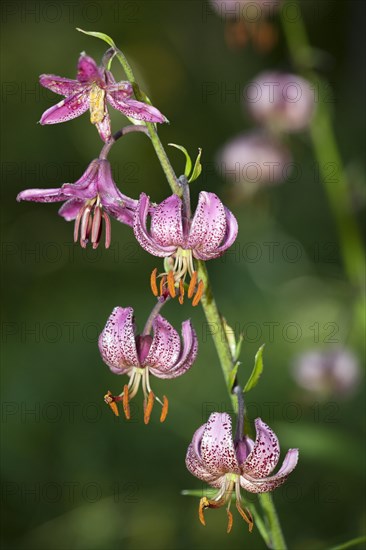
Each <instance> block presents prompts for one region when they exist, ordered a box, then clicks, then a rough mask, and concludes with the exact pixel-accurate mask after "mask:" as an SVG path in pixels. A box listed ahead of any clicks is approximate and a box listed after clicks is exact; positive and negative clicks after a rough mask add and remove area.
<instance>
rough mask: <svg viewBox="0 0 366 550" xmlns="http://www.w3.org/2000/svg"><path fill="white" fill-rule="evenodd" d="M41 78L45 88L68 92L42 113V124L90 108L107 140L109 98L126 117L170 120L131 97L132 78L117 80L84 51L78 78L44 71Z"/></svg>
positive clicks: (62, 92)
mask: <svg viewBox="0 0 366 550" xmlns="http://www.w3.org/2000/svg"><path fill="white" fill-rule="evenodd" d="M39 81H40V84H41V85H42V86H44V87H45V88H48V89H49V90H52V92H55V93H56V94H61V95H63V96H65V99H63V100H62V101H60V102H59V103H57V105H54V106H53V107H51V108H50V109H47V111H45V112H44V113H43V115H42V117H41V120H40V123H41V124H57V123H58V122H66V121H68V120H71V119H73V118H76V117H78V116H80V115H82V114H83V113H85V112H86V111H87V110H88V109H89V110H90V122H91V123H92V124H95V125H96V127H97V129H98V132H99V135H100V137H101V138H102V140H103V141H105V142H107V141H108V140H109V139H110V137H111V123H110V118H109V114H108V109H107V102H108V103H109V104H110V105H112V107H114V108H115V109H117V110H118V111H121V112H122V113H123V114H124V115H126V116H127V117H131V118H134V119H137V120H144V121H147V122H167V119H166V118H165V116H164V115H162V114H161V112H160V111H158V109H156V108H155V107H153V106H152V105H148V104H147V103H142V102H141V101H136V100H135V99H131V96H132V94H133V88H132V84H131V83H130V82H128V81H121V82H116V81H115V80H114V77H113V75H112V73H111V72H110V71H107V70H106V69H105V68H104V67H98V65H97V64H96V62H95V61H94V59H93V58H91V57H89V56H88V55H86V54H85V53H82V54H81V55H80V58H79V62H78V72H77V80H72V79H70V78H63V77H61V76H56V75H53V74H43V75H41V76H40V79H39Z"/></svg>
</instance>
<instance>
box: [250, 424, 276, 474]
mask: <svg viewBox="0 0 366 550" xmlns="http://www.w3.org/2000/svg"><path fill="white" fill-rule="evenodd" d="M255 429H256V439H255V443H254V447H253V450H252V452H251V453H250V454H249V456H248V457H247V459H246V460H245V462H244V463H243V464H241V469H242V473H243V475H245V474H249V475H250V476H251V477H253V478H257V479H261V478H264V477H267V476H268V475H269V474H270V473H271V472H272V470H273V469H274V468H275V467H276V466H277V463H278V459H279V457H280V445H279V442H278V439H277V437H276V434H275V433H274V432H273V431H272V430H271V428H270V427H269V426H267V424H265V423H264V422H263V421H262V420H261V419H260V418H257V419H256V420H255Z"/></svg>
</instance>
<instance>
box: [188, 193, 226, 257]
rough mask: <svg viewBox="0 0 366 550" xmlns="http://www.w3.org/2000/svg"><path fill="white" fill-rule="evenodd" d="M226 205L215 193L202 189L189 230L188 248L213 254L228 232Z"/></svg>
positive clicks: (198, 252)
mask: <svg viewBox="0 0 366 550" xmlns="http://www.w3.org/2000/svg"><path fill="white" fill-rule="evenodd" d="M226 226H227V223H226V213H225V207H224V205H223V204H222V202H221V201H220V199H219V197H218V196H217V195H215V193H209V192H207V191H201V193H200V194H199V199H198V204H197V208H196V212H195V214H194V217H193V220H192V225H191V228H190V231H189V237H188V244H187V248H191V249H194V252H196V251H197V254H200V253H203V254H212V253H214V252H215V251H216V249H217V248H218V247H219V245H220V244H221V242H222V240H223V238H224V236H225V234H226ZM195 255H196V254H195Z"/></svg>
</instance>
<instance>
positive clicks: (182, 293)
mask: <svg viewBox="0 0 366 550" xmlns="http://www.w3.org/2000/svg"><path fill="white" fill-rule="evenodd" d="M178 300H179V303H180V305H182V304H183V302H184V283H183V281H182V279H181V280H180V281H179V298H178Z"/></svg>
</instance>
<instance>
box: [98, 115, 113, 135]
mask: <svg viewBox="0 0 366 550" xmlns="http://www.w3.org/2000/svg"><path fill="white" fill-rule="evenodd" d="M96 127H97V130H98V132H99V135H100V137H101V138H102V140H103V141H104V142H107V141H109V140H110V139H111V135H112V133H111V119H110V117H109V113H108V111H107V109H106V110H105V114H104V118H103V120H102V121H101V122H97V123H96Z"/></svg>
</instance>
